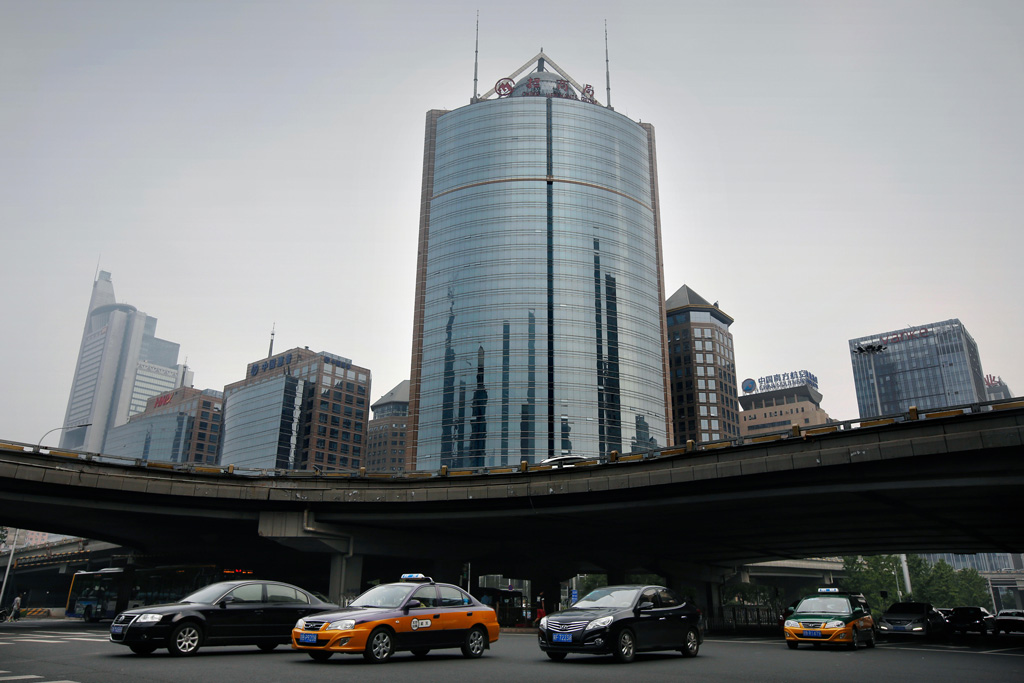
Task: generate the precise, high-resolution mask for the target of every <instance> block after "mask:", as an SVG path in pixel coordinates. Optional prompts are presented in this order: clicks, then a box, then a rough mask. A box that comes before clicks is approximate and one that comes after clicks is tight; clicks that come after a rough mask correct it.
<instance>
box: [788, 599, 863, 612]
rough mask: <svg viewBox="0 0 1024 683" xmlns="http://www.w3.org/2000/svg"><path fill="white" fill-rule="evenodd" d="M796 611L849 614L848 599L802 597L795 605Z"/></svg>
mask: <svg viewBox="0 0 1024 683" xmlns="http://www.w3.org/2000/svg"><path fill="white" fill-rule="evenodd" d="M796 611H797V612H817V613H819V614H850V612H851V610H850V601H849V600H847V599H845V598H836V597H831V598H827V597H819V596H814V597H812V598H804V599H803V600H801V601H800V604H799V605H797V606H796Z"/></svg>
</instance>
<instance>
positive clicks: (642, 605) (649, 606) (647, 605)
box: [636, 602, 654, 612]
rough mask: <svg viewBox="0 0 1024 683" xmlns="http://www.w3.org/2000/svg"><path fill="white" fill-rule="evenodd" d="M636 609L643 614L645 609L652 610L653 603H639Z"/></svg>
mask: <svg viewBox="0 0 1024 683" xmlns="http://www.w3.org/2000/svg"><path fill="white" fill-rule="evenodd" d="M636 608H637V609H638V610H640V611H641V612H643V611H644V610H645V609H654V603H653V602H641V603H640V604H639V605H637V606H636Z"/></svg>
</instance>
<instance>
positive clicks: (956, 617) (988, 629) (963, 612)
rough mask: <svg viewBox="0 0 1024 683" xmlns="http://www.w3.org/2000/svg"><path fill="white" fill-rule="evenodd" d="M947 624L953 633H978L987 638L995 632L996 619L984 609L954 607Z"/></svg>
mask: <svg viewBox="0 0 1024 683" xmlns="http://www.w3.org/2000/svg"><path fill="white" fill-rule="evenodd" d="M946 624H947V625H948V626H949V630H950V631H951V632H953V633H967V632H968V631H976V632H978V633H980V634H981V635H983V636H986V635H988V634H989V633H992V632H993V631H994V630H995V627H996V618H995V617H994V616H992V613H991V612H989V611H988V610H987V609H985V608H984V607H954V608H953V614H951V615H950V617H949V619H947V620H946Z"/></svg>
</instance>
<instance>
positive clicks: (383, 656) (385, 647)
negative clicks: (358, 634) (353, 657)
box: [363, 628, 395, 664]
mask: <svg viewBox="0 0 1024 683" xmlns="http://www.w3.org/2000/svg"><path fill="white" fill-rule="evenodd" d="M394 652H395V639H394V637H393V636H392V635H391V631H389V630H388V629H386V628H375V629H374V630H373V632H372V633H371V634H370V637H369V638H367V639H366V649H365V650H363V657H364V658H365V659H366V661H368V662H373V663H374V664H383V663H384V662H386V661H388V660H389V659H391V655H392V654H394Z"/></svg>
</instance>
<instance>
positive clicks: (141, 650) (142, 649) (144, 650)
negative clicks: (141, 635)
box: [128, 645, 156, 655]
mask: <svg viewBox="0 0 1024 683" xmlns="http://www.w3.org/2000/svg"><path fill="white" fill-rule="evenodd" d="M128 649H129V650H131V651H132V652H134V653H135V654H137V655H151V654H153V653H154V652H156V645H129V646H128Z"/></svg>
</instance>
